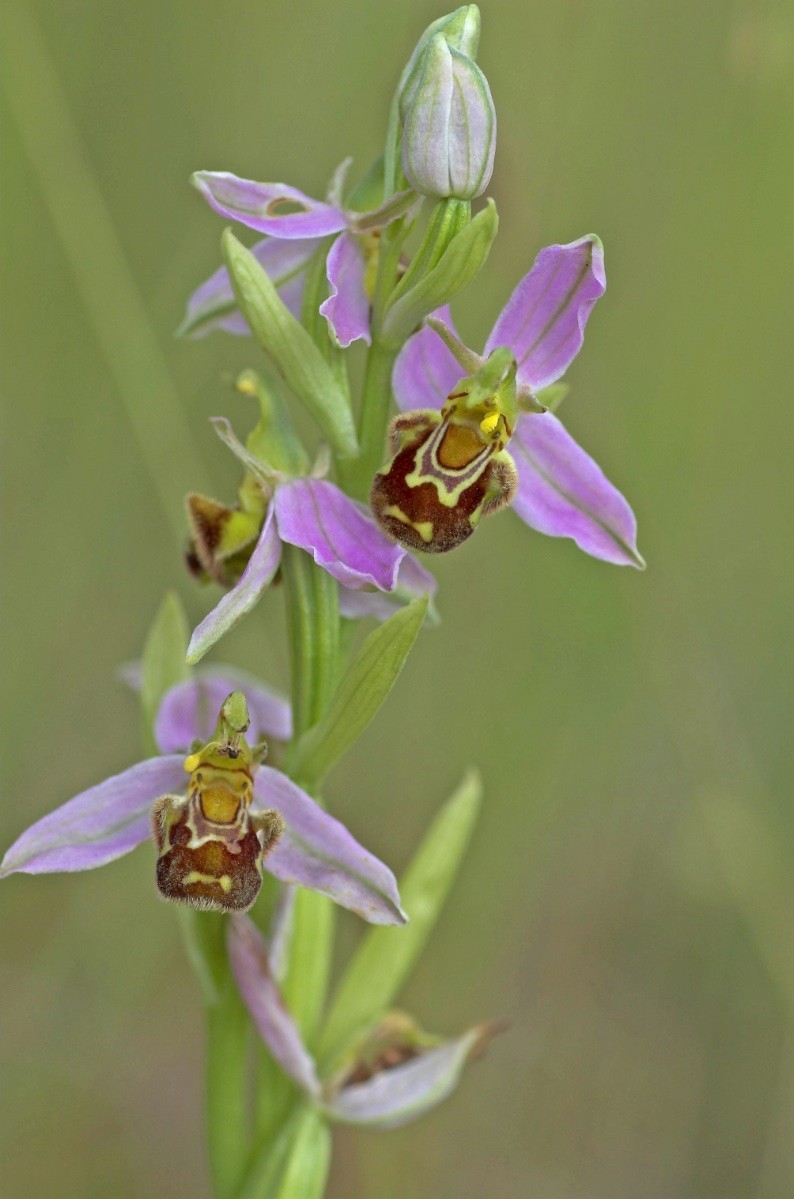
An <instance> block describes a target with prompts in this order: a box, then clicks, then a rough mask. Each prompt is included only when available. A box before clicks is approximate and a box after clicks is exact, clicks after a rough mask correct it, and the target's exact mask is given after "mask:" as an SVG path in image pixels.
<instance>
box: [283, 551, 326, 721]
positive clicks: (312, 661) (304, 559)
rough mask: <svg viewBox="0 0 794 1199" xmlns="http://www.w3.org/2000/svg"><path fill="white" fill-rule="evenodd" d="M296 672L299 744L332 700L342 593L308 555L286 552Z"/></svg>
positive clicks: (294, 703) (294, 690)
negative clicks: (340, 593) (300, 739)
mask: <svg viewBox="0 0 794 1199" xmlns="http://www.w3.org/2000/svg"><path fill="white" fill-rule="evenodd" d="M282 564H283V570H284V577H285V580H286V584H287V621H288V625H289V640H290V667H291V672H292V718H293V724H294V736H295V738H296V739H297V738H298V737H300V736H301V734H302V733H305V732H306V730H307V729H310V728H311V727H312V725H313V724H316V723H317V721H318V720H319V719H320V717H321V716H322V714H323V712H324V711H325V709H326V707H327V706H328V704H329V702H330V699H331V696H332V695H333V691H334V686H335V684H336V674H337V653H338V649H339V592H338V589H337V584H336V581H335V580H334V579H332V578H331V576H330V575H329V574H328V573H327V572H326V571H324V570H322V569H321V568H320V567H319V566H315V564H314V562H312V560H311V558H310V557H309V556H308V554H306V553H304V551H303V550H299V549H297V548H296V547H295V546H291V545H288V546H285V547H284V557H283V559H282Z"/></svg>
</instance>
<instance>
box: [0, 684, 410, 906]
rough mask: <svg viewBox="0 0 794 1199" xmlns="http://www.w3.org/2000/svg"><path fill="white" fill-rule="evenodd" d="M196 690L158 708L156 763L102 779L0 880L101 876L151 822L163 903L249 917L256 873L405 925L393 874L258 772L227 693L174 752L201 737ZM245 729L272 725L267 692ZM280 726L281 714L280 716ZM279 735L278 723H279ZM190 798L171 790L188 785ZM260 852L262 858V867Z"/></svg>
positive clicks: (292, 788) (20, 843)
mask: <svg viewBox="0 0 794 1199" xmlns="http://www.w3.org/2000/svg"><path fill="white" fill-rule="evenodd" d="M219 686H220V683H219V676H217V675H216V676H214V677H213V680H212V684H211V687H210V690H209V693H208V692H207V690H206V687H205V685H203V684H202V683H201V682H200V681H197V680H190V681H189V682H187V683H182V684H179V685H178V686H177V687H176V688H173V689H172V690H171V691H170V692H169V693H168V694H167V695H166V697H165V700H164V701H163V708H162V709H161V713H163V709H164V714H162V715H158V720H157V723H156V735H157V740H158V745H159V747H160V750H161V753H160V755H159V756H158V757H154V758H149V759H148V760H146V761H144V762H138V763H137V764H136V765H135V766H131V767H130V768H129V769H128V770H125V771H123V772H122V773H121V774H118V775H115V776H113V777H112V778H108V779H105V780H104V782H101V783H98V784H97V785H96V786H94V787H91V788H89V790H87V791H84V792H82V793H81V794H80V795H77V796H75V798H74V799H71V800H69V801H68V803H65V804H63V805H62V806H61V807H60V808H57V809H56V810H55V811H54V812H51V813H50V814H49V815H47V816H44V817H43V818H42V819H41V820H38V821H37V822H36V823H35V824H33V825H32V826H31V827H30V828H29V829H27V830H26V831H25V832H24V833H23V834H22V835H21V836H20V837H19V838H18V839H17V840H16V841H15V843H14V844H13V845H12V846H11V848H10V849H9V850H8V852H7V854H6V855H5V858H4V859H3V863H2V866H0V876H5V875H7V874H13V873H15V872H17V871H21V872H23V873H27V874H41V873H49V872H57V871H71V870H89V869H92V868H93V867H96V866H104V865H106V864H107V863H108V862H112V861H114V860H115V859H116V858H119V857H121V856H122V855H123V854H126V853H129V852H130V850H132V849H134V848H135V847H136V846H137V845H140V844H141V842H143V841H145V840H147V838H148V836H149V833H150V828H151V825H152V822H153V823H154V836H155V841H156V843H157V847H158V851H159V853H158V885H159V887H160V890H161V892H162V893H163V894H164V895H165V896H166V897H168V898H172V899H178V900H181V901H183V902H187V903H191V904H193V905H195V906H199V907H214V908H220V909H223V910H232V909H235V908H236V909H242V908H246V907H250V905H251V903H253V901H254V899H255V898H256V893H257V891H258V890H259V885H260V883H261V874H260V869H261V865H262V862H263V859H264V866H265V869H266V870H268V871H269V872H270V873H271V874H272V875H274V876H275V877H276V878H278V879H280V880H281V881H282V882H288V883H299V884H301V885H303V886H306V887H311V888H312V889H313V890H315V891H319V892H320V893H321V894H323V895H327V896H328V897H329V898H331V899H333V900H335V901H336V902H337V903H340V904H342V905H343V906H344V907H348V908H351V909H352V910H353V911H355V912H357V913H358V914H359V915H360V916H362V917H363V918H364V919H366V920H369V921H371V922H372V923H375V924H399V923H401V922H402V921H403V920H404V916H403V914H402V911H401V909H400V902H399V895H398V892H397V884H396V881H395V879H394V875H393V874H392V872H391V871H390V870H389V869H388V867H387V866H385V865H384V864H383V863H382V862H380V861H379V860H378V859H377V858H376V857H374V856H373V855H372V854H371V853H369V852H368V851H367V850H366V849H364V848H363V846H361V845H360V844H359V843H358V842H357V841H356V840H355V839H354V838H353V837H352V836H351V834H350V833H349V832H348V831H347V829H346V828H345V827H344V825H342V824H340V823H339V821H337V820H334V818H333V817H332V816H329V815H328V813H327V812H324V811H323V810H322V808H320V807H319V806H318V805H317V804H316V803H315V802H314V800H313V799H311V797H310V796H308V795H307V794H306V793H305V792H304V791H302V790H301V788H300V787H298V786H297V785H296V784H295V783H294V782H292V781H291V779H289V778H287V776H286V775H284V774H282V773H281V772H280V771H278V770H274V769H272V768H271V767H269V766H264V765H261V760H262V757H263V756H264V747H263V746H259V747H258V748H257V749H255V750H251V749H250V748H249V746H248V744H247V742H246V740H245V736H244V733H245V730H246V729H247V728H248V707H247V704H246V700H245V697H244V696H243V695H242V693H241V692H239V691H233V692H232V694H231V695H227V699H226V701H225V702H224V704H223V705H222V707H221V714H220V718H219V720H218V723H217V726H216V729H215V732H214V734H213V735H212V736H211V738H210V739H209V741H206V742H204V743H202V744H201V745H200V746H199V747H198V748H195V747H194V748H192V749H191V752H190V753H189V754H188V757H187V758H185V750H187V749H190V746H188V745H184V744H183V745H181V746H180V749H181V751H182V752H180V753H173V752H170V750H171V749H172V748H173V747H174V744H175V742H178V741H181V740H182V739H183V738H184V736H185V733H186V731H187V730H186V727H185V726H186V717H187V720H188V722H190V720H191V716H192V719H193V720H194V721H195V723H194V724H192V729H191V731H193V732H194V735H198V736H199V737H203V736H204V735H205V730H206V720H207V711H208V708H207V696H208V694H210V695H211V694H212V692H213V690H214V691H215V692H216V693H217V689H218V687H219ZM251 694H252V704H251V710H252V711H253V713H254V714H255V721H254V723H253V725H252V728H253V732H254V733H256V734H257V735H258V734H259V733H260V732H261V730H262V716H263V714H264V715H265V719H266V721H268V722H269V718H270V717H271V716H275V715H276V713H275V712H274V710H273V708H272V705H271V700H272V693H269V692H266V693H265V694H264V696H258V695H257V694H256V691H255V689H252V691H251ZM282 716H283V713H282ZM281 731H282V732H283V731H284V730H283V722H282V725H281ZM186 772H187V774H188V776H189V782H188V785H187V796H186V798H182V797H181V796H180V795H179V794H174V793H175V792H181V790H182V789H183V787H184V777H185V773H186ZM265 854H267V856H266V857H265Z"/></svg>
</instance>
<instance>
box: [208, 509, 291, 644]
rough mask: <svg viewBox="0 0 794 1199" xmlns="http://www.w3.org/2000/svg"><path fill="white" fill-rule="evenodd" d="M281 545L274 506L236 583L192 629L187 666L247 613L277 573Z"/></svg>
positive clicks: (269, 510) (269, 511)
mask: <svg viewBox="0 0 794 1199" xmlns="http://www.w3.org/2000/svg"><path fill="white" fill-rule="evenodd" d="M280 561H281V543H280V541H279V539H278V532H277V530H276V521H275V516H274V509H273V505H272V504H271V506H270V508H269V509H268V513H267V517H266V519H265V523H264V525H263V527H262V532H261V533H260V535H259V541H258V542H257V543H256V549H255V550H254V552H253V553H252V555H251V558H250V561H249V563H248V565H247V566H246V568H245V570H244V572H243V574H242V576H241V578H240V581H239V583H237V585H236V586H235V587H233V588H232V590H231V591H227V592H226V595H224V596H223V598H222V599H221V600H220V602H219V603H217V604H216V605H215V607H214V608H213V609H212V611H211V612H210V613H209V614H208V615H207V616H205V617H204V619H203V620H202V622H201V624H200V625H198V626H197V628H196V629H195V631H194V633H193V636H192V637H191V639H190V645H189V646H188V650H187V660H188V662H191V663H194V662H198V660H199V659H200V658H203V657H204V655H205V654H206V652H207V650H208V649H210V648H211V647H212V646H213V645H214V644H215V642H216V641H218V640H219V639H220V638H221V637H222V636H223V635H224V633H228V631H229V629H231V628H233V627H234V626H235V625H236V624H237V622H238V621H240V620H242V618H243V617H244V616H245V614H246V613H247V612H250V611H251V609H252V608H253V606H254V604H256V602H257V600H258V599H259V597H260V596H261V594H262V592H263V591H264V590H265V588H266V587H267V585H268V583H270V581H271V579H272V578H273V576H274V575H275V573H276V571H277V570H278V567H279V563H280Z"/></svg>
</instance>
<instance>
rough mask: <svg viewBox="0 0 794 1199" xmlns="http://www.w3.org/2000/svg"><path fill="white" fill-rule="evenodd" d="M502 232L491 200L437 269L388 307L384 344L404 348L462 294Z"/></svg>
mask: <svg viewBox="0 0 794 1199" xmlns="http://www.w3.org/2000/svg"><path fill="white" fill-rule="evenodd" d="M498 228H499V217H498V215H497V212H496V205H495V204H494V202H493V200H489V201H488V203H487V204H486V206H485V208H483V209H482V211H481V212H478V213H477V215H476V216H475V217H474V219H473V220H472V221H471V222H470V223H469V224H468V225H466V226H465V227H464V228H463V229H461V230H460V232H459V233H456V234H455V236H454V237H453V238H452V240H451V241H450V242H449V244H448V246H447V247H446V249H445V250H444V252H443V254H442V255H441V258H440V259H439V261H438V262H437V263H436V264H435V266H433V267H431V269H430V270H429V271H428V272H427V274H426V275H424V277H423V278H420V279H418V280H417V281H416V282H415V283H414V284H413V286H410V287H408V288H407V290H404V291H402V292H396V293H395V296H396V298H394V297H393V298H392V299H391V300H390V302H389V304H388V305H387V306H386V315H385V317H384V321H383V330H382V335H381V336H382V341H383V343H384V345H386V346H392V347H394V348H395V349H396V348H398V347H399V346H401V345H402V343H403V342H404V341H405V339H406V338H407V337H409V336H410V334H411V333H412V332H413V330H414V329H416V327H417V325H419V324H420V322H421V321H422V320H423V319H424V317H426V316H428V315H429V314H430V313H431V312H434V311H435V309H436V308H440V307H442V305H444V304H447V303H449V301H450V300H451V299H452V298H453V297H454V296H456V295H457V294H458V292H461V291H463V289H464V287H466V286H468V284H469V283H471V281H472V280H473V279H474V278H475V277H476V276H477V275H478V274H479V272H480V271H481V269H482V267H483V266H484V265H485V261H486V259H487V258H488V254H489V253H490V250H491V246H492V245H493V242H494V238H495V237H496V233H497V230H498Z"/></svg>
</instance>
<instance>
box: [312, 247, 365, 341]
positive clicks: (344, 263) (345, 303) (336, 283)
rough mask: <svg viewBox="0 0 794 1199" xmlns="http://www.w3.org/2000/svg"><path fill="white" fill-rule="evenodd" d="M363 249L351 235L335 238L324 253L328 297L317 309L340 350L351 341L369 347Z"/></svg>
mask: <svg viewBox="0 0 794 1199" xmlns="http://www.w3.org/2000/svg"><path fill="white" fill-rule="evenodd" d="M364 269H365V259H364V249H363V247H362V245H361V242H360V241H359V239H358V238H357V237H354V236H353V234H352V233H343V234H342V235H341V237H337V239H336V241H335V242H334V244H333V245H332V246H331V249H330V250H329V251H328V259H327V262H326V272H327V275H328V282H329V284H330V287H331V294H330V295H329V297H328V299H327V300H324V301H323V303H322V304H321V305H320V314H321V315H322V316H324V317H325V319H326V320H327V321H328V324H329V325H330V327H331V330H332V332H333V335H334V337H335V338H336V340H337V341H338V343H339V345H340V346H342V347H343V348H344V349H347V347H348V346H349V345H350V343H351V342H353V341H364V342H366V344H367V345H369V344H370V342H371V340H372V338H371V337H370V333H369V297H368V296H367V293H366V291H365V290H364Z"/></svg>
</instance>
